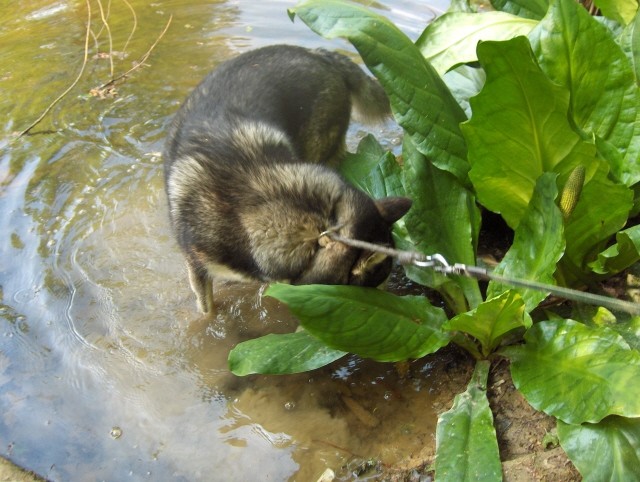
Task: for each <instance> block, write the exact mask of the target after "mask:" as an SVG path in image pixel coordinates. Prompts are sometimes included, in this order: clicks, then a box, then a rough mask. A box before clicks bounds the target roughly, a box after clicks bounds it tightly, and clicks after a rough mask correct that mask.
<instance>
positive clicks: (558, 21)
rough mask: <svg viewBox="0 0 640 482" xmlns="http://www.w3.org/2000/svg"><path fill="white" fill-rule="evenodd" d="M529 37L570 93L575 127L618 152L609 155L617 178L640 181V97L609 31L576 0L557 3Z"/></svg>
mask: <svg viewBox="0 0 640 482" xmlns="http://www.w3.org/2000/svg"><path fill="white" fill-rule="evenodd" d="M529 38H530V39H531V44H532V47H533V50H534V52H535V54H536V56H537V58H538V62H539V64H540V67H541V68H542V70H543V71H544V72H545V73H546V75H547V76H548V77H549V78H550V79H551V80H552V81H553V82H555V83H557V84H559V85H561V86H563V87H565V88H566V89H568V90H569V91H570V93H571V99H570V115H571V118H572V120H573V121H574V122H575V125H576V126H577V127H578V128H580V129H581V130H583V131H584V133H585V135H586V136H592V135H595V136H597V137H599V138H602V139H603V140H605V141H606V142H607V143H609V144H611V145H612V146H614V147H615V148H616V149H617V151H618V153H619V158H618V159H611V155H610V154H605V157H607V159H608V160H609V161H610V162H612V169H613V174H614V175H615V176H616V177H617V178H618V179H621V180H622V181H623V182H624V183H625V184H626V185H628V186H630V185H632V184H635V183H636V182H638V181H640V93H639V92H638V88H637V85H636V84H635V78H634V75H633V71H632V68H631V65H630V64H629V61H628V59H627V57H626V56H625V54H624V52H623V51H622V49H621V48H620V46H618V45H617V44H616V42H615V41H614V39H613V37H612V36H611V33H610V31H609V29H608V28H607V27H605V26H604V25H602V24H601V23H600V22H598V21H596V20H595V19H594V18H593V17H592V16H591V15H589V13H588V12H587V11H586V10H585V9H584V8H583V7H582V5H580V4H579V3H578V2H576V1H575V0H557V1H556V2H554V3H553V4H552V6H551V8H550V9H549V12H548V13H547V15H546V17H545V18H544V19H543V20H542V21H541V22H540V24H539V25H538V27H536V28H535V29H534V30H533V31H532V32H531V34H530V35H529ZM616 157H617V156H616Z"/></svg>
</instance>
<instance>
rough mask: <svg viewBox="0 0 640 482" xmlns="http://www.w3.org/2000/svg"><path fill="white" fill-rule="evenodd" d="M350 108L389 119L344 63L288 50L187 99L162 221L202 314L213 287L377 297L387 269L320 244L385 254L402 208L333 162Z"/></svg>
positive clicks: (208, 82) (231, 68)
mask: <svg viewBox="0 0 640 482" xmlns="http://www.w3.org/2000/svg"><path fill="white" fill-rule="evenodd" d="M352 107H353V108H354V111H355V114H356V115H357V117H358V118H359V119H361V120H363V121H369V122H371V121H381V120H384V119H385V118H386V117H387V116H389V113H390V111H389V102H388V99H387V97H386V95H385V93H384V91H383V89H382V88H381V87H380V85H379V84H378V83H377V82H376V81H375V80H373V79H371V78H369V77H368V76H367V75H366V74H365V73H364V72H363V71H362V70H361V69H360V67H358V66H357V65H356V64H354V63H353V62H352V61H351V60H350V59H349V58H348V57H346V56H344V55H341V54H338V53H334V52H329V51H325V50H308V49H305V48H301V47H294V46H288V45H275V46H270V47H264V48H261V49H258V50H254V51H251V52H248V53H245V54H242V55H240V56H238V57H236V58H234V59H232V60H229V61H227V62H224V63H222V64H221V65H219V66H218V68H216V69H215V70H214V71H213V72H211V73H210V74H209V75H208V76H207V77H206V78H205V79H204V80H203V81H202V83H201V84H200V85H199V86H198V87H196V89H195V90H194V91H193V92H192V93H191V95H190V96H189V97H188V98H187V100H186V102H185V103H184V105H183V106H182V107H181V109H180V110H179V112H178V113H177V115H176V117H175V119H174V121H173V124H172V127H171V129H170V132H169V135H168V138H167V142H166V146H165V152H164V162H165V181H166V190H167V195H168V200H169V209H170V216H171V221H172V226H173V229H174V231H175V233H176V237H177V240H178V243H179V244H180V246H181V248H182V250H183V251H184V253H185V255H186V258H187V265H188V268H189V279H190V282H191V287H192V288H193V291H194V292H195V293H196V296H197V298H198V304H199V307H200V309H201V310H202V311H204V312H210V311H212V310H213V309H214V302H213V294H212V281H213V280H216V279H220V280H225V279H226V280H250V279H257V280H263V281H273V280H279V281H287V282H290V283H295V284H309V283H324V284H355V285H365V286H377V285H378V284H380V283H381V282H382V281H383V280H384V279H385V278H386V277H387V276H388V274H389V271H390V269H391V260H390V259H388V258H384V257H381V256H379V255H375V254H373V253H371V252H366V251H363V250H358V249H354V248H350V247H347V246H345V245H343V244H341V243H337V242H333V241H331V240H330V239H329V238H327V237H326V236H324V237H320V234H321V233H322V232H324V231H326V230H328V229H335V230H336V231H337V232H338V233H339V234H340V235H342V236H345V237H352V238H357V239H362V240H365V241H370V242H375V243H381V244H385V245H391V244H392V240H391V234H390V229H391V225H392V224H393V223H394V222H395V221H396V220H397V219H399V218H400V217H401V216H402V215H404V213H405V212H406V211H407V210H408V209H409V206H410V201H409V200H407V199H405V198H386V199H383V200H379V201H374V200H372V199H371V198H369V197H368V196H367V195H366V194H364V193H362V192H361V191H359V190H357V189H355V188H353V187H351V186H350V185H348V184H346V183H345V182H344V181H343V180H342V179H341V178H340V176H339V175H338V174H336V172H334V171H333V170H332V169H331V168H329V167H327V166H328V165H335V163H337V162H339V160H340V158H341V156H342V155H343V153H344V142H345V134H346V130H347V127H348V125H349V119H350V116H351V111H352Z"/></svg>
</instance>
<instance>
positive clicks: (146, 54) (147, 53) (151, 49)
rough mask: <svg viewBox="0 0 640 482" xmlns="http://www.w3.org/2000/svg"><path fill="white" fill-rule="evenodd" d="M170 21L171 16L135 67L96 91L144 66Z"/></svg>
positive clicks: (167, 28)
mask: <svg viewBox="0 0 640 482" xmlns="http://www.w3.org/2000/svg"><path fill="white" fill-rule="evenodd" d="M171 20H173V15H170V16H169V20H168V21H167V24H166V25H165V27H164V29H163V30H162V32H160V35H159V36H158V38H157V39H156V41H155V42H153V44H152V45H151V47H149V50H147V52H146V53H145V54H144V55H143V56H142V57H140V60H138V62H137V63H136V65H134V66H133V67H131V68H130V69H129V70H127V71H126V72H125V73H124V74H120V75H118V76H117V77H114V78H113V79H111V80H110V81H109V82H106V83H105V84H103V85H101V86H100V87H98V88H97V89H98V90H102V89H106V88H107V87H109V86H111V85H113V84H115V83H116V82H117V81H118V80H120V79H123V78H124V77H126V76H127V75H129V74H130V73H131V72H133V71H134V70H136V69H139V68H140V67H142V65H143V64H144V62H145V61H146V60H147V59H148V58H149V56H150V55H151V52H152V51H153V49H154V48H156V45H158V42H160V40H162V37H164V34H166V33H167V30H169V25H171Z"/></svg>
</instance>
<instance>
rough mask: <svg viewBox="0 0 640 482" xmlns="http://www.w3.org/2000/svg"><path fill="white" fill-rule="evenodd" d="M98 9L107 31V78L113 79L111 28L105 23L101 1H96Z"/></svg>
mask: <svg viewBox="0 0 640 482" xmlns="http://www.w3.org/2000/svg"><path fill="white" fill-rule="evenodd" d="M110 5H111V2H109V8H110ZM98 8H99V9H100V18H101V19H102V24H103V25H104V28H105V30H106V31H107V38H108V39H109V72H110V75H109V77H110V78H112V79H113V36H112V35H111V27H109V22H107V17H106V16H105V14H104V9H103V8H102V1H101V0H98Z"/></svg>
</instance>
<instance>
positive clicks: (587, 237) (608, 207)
mask: <svg viewBox="0 0 640 482" xmlns="http://www.w3.org/2000/svg"><path fill="white" fill-rule="evenodd" d="M632 206H633V192H632V191H631V189H628V188H627V187H625V186H623V185H622V184H617V183H614V182H613V181H611V180H610V179H609V178H608V177H607V173H606V169H602V168H601V169H599V170H598V171H597V172H596V173H595V175H594V176H593V178H592V179H591V180H590V181H589V182H587V183H586V184H585V185H584V187H583V188H582V193H581V194H580V199H579V201H578V204H577V205H576V207H575V209H574V211H573V213H572V214H571V216H570V217H569V219H568V220H567V223H566V225H565V240H566V248H565V255H564V256H563V258H562V259H561V260H560V263H559V265H558V271H557V273H556V275H557V276H558V279H559V280H561V281H562V283H561V284H563V285H566V286H570V285H580V284H583V283H585V282H588V281H589V279H591V278H592V271H591V269H590V268H589V266H588V264H589V263H591V262H592V261H595V260H596V259H597V255H598V254H599V253H600V252H601V251H602V250H603V249H604V248H605V246H606V244H607V243H608V242H609V240H610V239H611V236H613V235H614V234H615V233H616V232H618V231H619V230H620V229H622V227H623V226H624V225H625V223H626V222H627V217H628V216H629V212H630V210H631V208H632Z"/></svg>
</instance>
